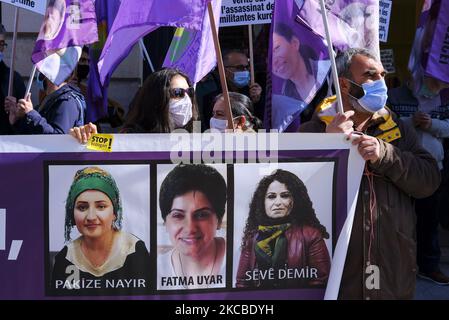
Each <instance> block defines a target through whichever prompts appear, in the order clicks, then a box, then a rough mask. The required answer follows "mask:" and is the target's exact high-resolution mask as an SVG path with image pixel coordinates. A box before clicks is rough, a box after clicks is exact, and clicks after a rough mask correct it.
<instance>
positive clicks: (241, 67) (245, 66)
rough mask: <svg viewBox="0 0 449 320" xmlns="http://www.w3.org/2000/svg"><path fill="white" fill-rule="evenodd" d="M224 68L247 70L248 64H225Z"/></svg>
mask: <svg viewBox="0 0 449 320" xmlns="http://www.w3.org/2000/svg"><path fill="white" fill-rule="evenodd" d="M225 68H230V69H234V70H238V71H247V70H249V65H247V64H246V65H244V64H239V65H237V66H225Z"/></svg>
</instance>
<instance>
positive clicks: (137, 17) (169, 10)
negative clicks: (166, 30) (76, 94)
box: [98, 0, 210, 84]
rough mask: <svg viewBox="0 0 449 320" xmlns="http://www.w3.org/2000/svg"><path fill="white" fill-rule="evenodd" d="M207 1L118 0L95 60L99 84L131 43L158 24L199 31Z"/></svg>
mask: <svg viewBox="0 0 449 320" xmlns="http://www.w3.org/2000/svg"><path fill="white" fill-rule="evenodd" d="M208 1H210V0H198V1H195V2H192V1H190V0H170V1H158V0H122V3H121V5H120V8H119V10H118V13H117V16H116V19H115V20H114V24H113V25H112V28H111V31H110V33H109V35H108V39H107V40H106V44H105V46H104V48H103V51H102V53H101V57H100V60H99V62H98V70H99V71H100V81H101V83H103V84H104V83H107V81H108V79H109V78H110V76H111V74H112V73H113V72H114V70H115V69H116V67H117V66H118V65H119V64H120V62H121V61H122V60H123V59H124V58H125V57H126V56H127V55H128V54H129V52H130V51H131V49H132V47H133V46H134V44H135V43H136V42H137V41H138V40H139V39H140V38H142V37H143V36H145V35H146V34H148V33H150V32H151V31H153V30H155V29H157V28H158V27H160V26H171V27H181V28H188V29H193V30H201V28H202V24H203V17H204V14H205V10H206V9H207V7H206V4H207V2H208Z"/></svg>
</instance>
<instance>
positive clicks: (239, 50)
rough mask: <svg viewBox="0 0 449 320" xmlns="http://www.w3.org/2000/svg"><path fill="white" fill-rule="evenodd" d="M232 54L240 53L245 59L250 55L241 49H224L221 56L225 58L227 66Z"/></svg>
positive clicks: (224, 61)
mask: <svg viewBox="0 0 449 320" xmlns="http://www.w3.org/2000/svg"><path fill="white" fill-rule="evenodd" d="M231 53H239V54H242V55H244V56H245V57H248V55H247V54H246V53H245V52H244V51H243V50H241V49H223V50H222V51H221V56H222V57H223V63H224V64H225V65H227V64H228V58H229V55H230V54H231Z"/></svg>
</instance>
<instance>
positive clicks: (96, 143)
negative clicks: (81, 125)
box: [87, 133, 114, 152]
mask: <svg viewBox="0 0 449 320" xmlns="http://www.w3.org/2000/svg"><path fill="white" fill-rule="evenodd" d="M113 141H114V136H113V135H112V134H99V133H98V134H94V135H93V136H92V137H90V139H89V140H88V141H87V149H90V150H98V151H104V152H112V142H113Z"/></svg>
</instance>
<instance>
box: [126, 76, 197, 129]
mask: <svg viewBox="0 0 449 320" xmlns="http://www.w3.org/2000/svg"><path fill="white" fill-rule="evenodd" d="M177 75H180V76H182V77H184V78H185V79H186V81H187V83H188V84H189V87H191V86H192V83H191V82H190V79H189V77H188V76H187V75H186V74H185V73H183V72H181V71H180V70H178V69H173V68H164V69H162V70H159V71H156V72H154V73H152V74H150V75H149V76H148V78H147V79H146V80H145V82H144V84H143V86H142V88H140V89H139V91H137V93H136V96H135V97H134V98H133V100H132V103H131V105H130V109H129V112H128V114H127V116H126V119H125V125H124V130H123V131H124V132H127V131H140V132H148V133H169V132H170V131H171V129H170V121H169V117H170V116H169V112H168V105H169V101H170V91H169V90H170V82H171V80H172V79H173V78H174V77H175V76H177ZM190 99H191V100H192V107H193V110H192V120H191V121H190V122H189V123H188V124H187V125H186V129H187V130H189V131H191V128H192V122H193V121H194V120H197V118H198V110H197V106H196V102H195V96H193V97H190Z"/></svg>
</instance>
